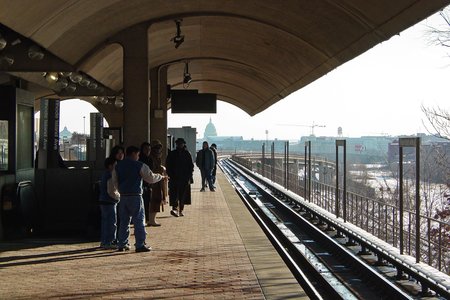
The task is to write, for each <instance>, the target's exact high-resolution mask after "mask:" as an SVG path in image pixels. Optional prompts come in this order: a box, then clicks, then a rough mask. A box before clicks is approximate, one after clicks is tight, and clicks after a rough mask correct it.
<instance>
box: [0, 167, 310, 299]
mask: <svg viewBox="0 0 450 300" xmlns="http://www.w3.org/2000/svg"><path fill="white" fill-rule="evenodd" d="M194 175H195V177H194V184H193V185H192V205H189V206H186V208H185V211H184V212H185V216H184V217H178V218H177V217H173V216H171V215H170V213H169V212H170V207H169V206H168V205H166V206H165V211H164V212H162V213H159V214H158V217H157V221H158V222H160V223H161V224H162V226H161V227H146V230H147V233H148V236H147V244H149V245H150V246H151V247H152V248H153V250H152V251H151V252H147V253H135V252H134V247H132V249H131V251H126V252H117V251H114V250H101V249H99V248H98V245H99V242H85V241H84V242H83V241H79V240H71V239H63V240H62V239H54V240H52V239H27V240H20V241H14V242H0V274H1V276H0V299H38V298H40V299H246V300H250V299H307V296H306V295H305V293H304V291H303V290H302V289H301V287H300V286H299V285H298V283H297V281H296V280H295V278H294V277H293V276H292V274H291V273H290V271H289V269H288V268H287V267H286V266H285V264H284V262H283V261H282V259H281V258H280V257H279V255H278V253H277V252H276V250H275V249H274V248H273V246H272V245H271V243H270V241H269V240H268V239H267V237H266V236H265V234H264V233H263V231H262V230H261V229H260V228H259V226H258V224H257V223H256V221H254V219H253V218H252V216H251V214H250V213H249V212H248V211H247V209H246V207H245V206H244V204H243V203H242V200H241V199H240V198H239V196H238V195H237V194H236V192H235V191H234V188H233V187H232V186H231V185H230V184H229V182H228V181H227V179H226V178H225V176H224V175H223V174H222V173H220V171H219V170H218V174H217V177H218V178H217V189H216V192H210V191H206V192H200V174H199V172H198V169H196V172H195V174H194ZM131 232H132V233H133V229H132V230H131ZM130 242H131V243H130V244H131V245H133V244H134V236H131V240H130Z"/></svg>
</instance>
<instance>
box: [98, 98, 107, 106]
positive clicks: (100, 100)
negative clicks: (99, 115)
mask: <svg viewBox="0 0 450 300" xmlns="http://www.w3.org/2000/svg"><path fill="white" fill-rule="evenodd" d="M99 102H100V103H101V104H108V98H106V97H100V98H99Z"/></svg>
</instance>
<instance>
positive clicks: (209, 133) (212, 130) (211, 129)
mask: <svg viewBox="0 0 450 300" xmlns="http://www.w3.org/2000/svg"><path fill="white" fill-rule="evenodd" d="M213 136H217V130H216V126H214V124H213V123H212V120H211V118H209V123H208V125H206V128H205V133H204V134H203V138H204V139H206V138H209V137H213Z"/></svg>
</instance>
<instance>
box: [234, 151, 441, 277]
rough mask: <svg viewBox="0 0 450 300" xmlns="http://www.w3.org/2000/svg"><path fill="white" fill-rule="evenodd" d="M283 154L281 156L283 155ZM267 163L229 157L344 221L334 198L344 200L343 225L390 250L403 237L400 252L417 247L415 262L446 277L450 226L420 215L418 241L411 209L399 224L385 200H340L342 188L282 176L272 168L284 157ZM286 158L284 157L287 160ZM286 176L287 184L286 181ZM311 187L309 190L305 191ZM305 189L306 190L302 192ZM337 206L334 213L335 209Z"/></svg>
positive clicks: (349, 196) (412, 252)
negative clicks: (401, 226)
mask: <svg viewBox="0 0 450 300" xmlns="http://www.w3.org/2000/svg"><path fill="white" fill-rule="evenodd" d="M283 155H284V156H283ZM271 156H272V157H271V158H272V159H271V164H264V159H263V155H261V156H259V157H258V156H257V155H254V154H253V155H252V156H251V157H248V156H246V155H243V154H241V155H233V156H232V159H233V160H234V161H236V162H238V163H239V164H241V165H243V166H245V167H246V168H247V169H249V170H252V171H254V172H257V173H259V174H261V175H262V176H264V177H266V178H270V179H271V180H272V181H273V182H275V183H277V184H280V185H282V186H284V187H287V186H288V187H289V190H291V191H292V192H294V193H296V194H298V195H299V196H302V197H303V198H304V199H305V200H306V201H310V202H312V203H314V204H316V205H318V206H320V207H321V208H323V209H325V210H327V211H328V212H330V213H332V214H334V215H336V212H337V213H338V216H339V217H342V218H344V205H342V203H338V201H336V197H337V195H338V197H337V199H338V200H339V199H346V210H345V219H346V220H347V222H349V223H352V224H354V225H357V226H358V227H360V228H361V229H363V230H365V231H367V232H369V233H371V234H372V235H374V236H376V237H378V238H379V239H381V240H384V241H385V242H387V243H389V244H390V245H392V246H393V247H397V248H399V246H400V244H401V243H400V237H401V236H403V243H402V244H403V245H404V249H403V251H404V253H405V254H408V255H411V256H416V249H417V248H416V246H417V247H419V248H418V249H420V251H419V257H416V259H418V261H421V262H424V263H426V264H428V265H430V266H432V267H434V268H436V269H438V270H439V271H442V272H445V273H447V274H450V223H449V222H444V221H442V220H438V219H435V218H432V217H429V216H426V215H422V214H420V235H419V236H420V238H419V241H417V238H416V236H417V235H416V232H415V231H416V226H415V223H416V213H415V212H414V211H411V210H407V209H404V210H403V222H400V220H399V216H400V213H399V208H398V205H392V204H389V203H387V200H386V199H374V198H369V197H365V196H363V195H359V194H357V193H354V192H350V191H347V192H346V197H344V194H343V193H344V191H343V189H340V188H339V189H338V193H336V187H335V186H333V185H330V184H324V183H322V182H319V181H317V180H314V179H311V181H309V179H308V178H311V177H310V176H308V177H307V176H303V178H301V177H300V176H299V174H298V173H294V172H289V171H288V173H289V175H288V176H286V168H288V164H284V163H283V164H282V165H283V168H277V167H275V162H274V157H275V156H277V158H278V159H280V160H281V159H286V156H285V154H283V153H282V154H278V155H274V154H272V155H271ZM287 159H288V158H287ZM286 177H287V178H288V181H286ZM310 186H311V188H310V189H311V190H310V191H308V189H309V187H310ZM305 188H306V189H305ZM336 207H337V210H336ZM401 223H403V234H400V229H401V228H400V224H401Z"/></svg>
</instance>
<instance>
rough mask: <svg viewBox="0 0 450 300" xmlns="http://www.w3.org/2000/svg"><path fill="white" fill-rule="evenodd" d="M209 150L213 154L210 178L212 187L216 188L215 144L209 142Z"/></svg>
mask: <svg viewBox="0 0 450 300" xmlns="http://www.w3.org/2000/svg"><path fill="white" fill-rule="evenodd" d="M211 151H212V152H213V154H214V168H213V169H212V173H211V178H212V183H213V185H214V188H216V174H217V145H216V144H214V143H212V144H211Z"/></svg>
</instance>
